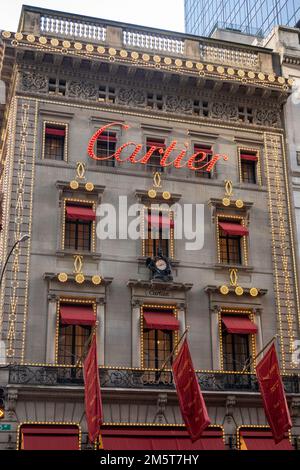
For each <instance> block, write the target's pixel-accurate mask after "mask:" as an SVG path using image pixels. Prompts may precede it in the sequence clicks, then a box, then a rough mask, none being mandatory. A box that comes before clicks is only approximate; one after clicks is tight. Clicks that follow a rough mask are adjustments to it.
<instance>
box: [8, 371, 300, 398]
mask: <svg viewBox="0 0 300 470" xmlns="http://www.w3.org/2000/svg"><path fill="white" fill-rule="evenodd" d="M99 374H100V383H101V387H102V388H103V389H105V388H115V389H120V388H123V389H148V390H149V389H153V390H161V389H165V390H172V389H174V383H173V376H172V373H171V372H170V371H166V372H163V373H162V374H161V375H159V372H158V371H155V370H149V369H148V370H147V369H146V370H143V369H123V368H120V369H112V368H101V369H99ZM197 376H198V380H199V384H200V387H201V389H202V390H203V391H210V392H258V391H259V387H258V383H257V379H256V376H255V375H252V374H236V373H225V372H197ZM283 382H284V386H285V390H286V392H287V393H300V376H299V375H297V374H295V375H289V376H287V375H286V376H283ZM9 384H10V385H12V384H14V385H44V386H82V385H83V374H82V368H80V367H57V366H11V367H10V369H9Z"/></svg>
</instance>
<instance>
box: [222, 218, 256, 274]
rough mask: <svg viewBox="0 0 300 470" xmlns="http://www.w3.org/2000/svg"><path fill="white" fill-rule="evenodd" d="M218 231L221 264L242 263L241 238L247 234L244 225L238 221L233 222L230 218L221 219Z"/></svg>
mask: <svg viewBox="0 0 300 470" xmlns="http://www.w3.org/2000/svg"><path fill="white" fill-rule="evenodd" d="M218 231H219V254H220V259H219V262H220V263H223V264H232V265H236V264H242V263H243V258H242V247H241V242H242V238H243V237H245V236H248V235H249V231H248V229H247V228H246V227H244V226H243V225H241V224H240V223H233V222H232V221H230V219H229V220H228V221H227V220H221V221H219V224H218Z"/></svg>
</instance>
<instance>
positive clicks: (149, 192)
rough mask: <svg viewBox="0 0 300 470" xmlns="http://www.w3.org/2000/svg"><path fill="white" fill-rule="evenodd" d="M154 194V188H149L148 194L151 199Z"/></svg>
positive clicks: (154, 196) (153, 197)
mask: <svg viewBox="0 0 300 470" xmlns="http://www.w3.org/2000/svg"><path fill="white" fill-rule="evenodd" d="M156 194H157V192H156V191H155V189H149V191H148V196H149V197H150V198H151V199H155V198H156Z"/></svg>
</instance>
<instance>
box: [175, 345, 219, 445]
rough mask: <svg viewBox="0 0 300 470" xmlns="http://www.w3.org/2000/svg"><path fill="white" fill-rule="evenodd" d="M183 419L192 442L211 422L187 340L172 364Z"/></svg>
mask: <svg viewBox="0 0 300 470" xmlns="http://www.w3.org/2000/svg"><path fill="white" fill-rule="evenodd" d="M172 369H173V376H174V381H175V384H176V390H177V395H178V400H179V406H180V410H181V414H182V417H183V420H184V422H185V425H186V428H187V431H188V433H189V435H190V438H191V440H192V442H195V441H197V440H198V439H199V438H200V437H201V435H202V433H203V431H204V430H205V429H206V428H207V426H208V425H209V424H210V419H209V417H208V413H207V410H206V406H205V403H204V399H203V396H202V393H201V390H200V386H199V383H198V379H197V376H196V373H195V370H194V366H193V363H192V358H191V355H190V351H189V347H188V343H187V340H185V341H184V343H183V345H182V347H181V349H180V351H179V353H178V355H177V357H176V359H175V361H174V363H173V366H172Z"/></svg>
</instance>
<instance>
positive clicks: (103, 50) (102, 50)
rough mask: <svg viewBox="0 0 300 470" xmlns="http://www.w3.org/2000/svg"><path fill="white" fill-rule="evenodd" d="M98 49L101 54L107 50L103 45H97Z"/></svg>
mask: <svg viewBox="0 0 300 470" xmlns="http://www.w3.org/2000/svg"><path fill="white" fill-rule="evenodd" d="M97 51H98V52H99V54H104V52H105V47H103V46H98V47H97Z"/></svg>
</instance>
